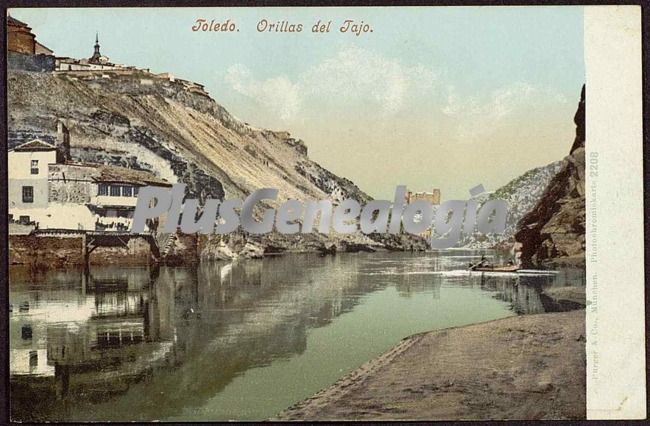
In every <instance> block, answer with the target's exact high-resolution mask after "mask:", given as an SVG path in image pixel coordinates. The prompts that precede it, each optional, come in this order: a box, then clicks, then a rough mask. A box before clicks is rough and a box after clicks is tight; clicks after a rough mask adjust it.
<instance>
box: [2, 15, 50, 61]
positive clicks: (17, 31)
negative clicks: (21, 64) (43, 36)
mask: <svg viewBox="0 0 650 426" xmlns="http://www.w3.org/2000/svg"><path fill="white" fill-rule="evenodd" d="M7 50H8V51H10V52H16V53H23V54H27V55H51V54H52V53H54V52H52V50H50V49H48V48H47V47H45V46H43V45H42V44H41V43H39V42H37V41H36V36H35V35H34V33H32V29H31V28H30V27H29V26H28V25H27V24H26V23H24V22H21V21H19V20H18V19H16V18H14V17H12V16H7Z"/></svg>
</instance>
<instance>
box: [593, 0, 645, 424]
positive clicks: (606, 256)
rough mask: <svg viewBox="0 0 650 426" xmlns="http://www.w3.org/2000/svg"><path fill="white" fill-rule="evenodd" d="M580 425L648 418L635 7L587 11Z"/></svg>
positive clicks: (637, 13)
mask: <svg viewBox="0 0 650 426" xmlns="http://www.w3.org/2000/svg"><path fill="white" fill-rule="evenodd" d="M584 22H585V26H584V43H585V69H586V85H587V86H586V144H585V145H586V186H585V191H586V197H587V201H586V202H587V206H586V209H587V210H586V213H587V235H586V243H587V254H586V274H587V280H586V285H587V301H588V302H587V303H588V305H587V309H586V327H587V353H586V356H587V418H588V419H640V418H645V417H646V390H645V386H646V383H645V314H644V310H645V304H644V251H643V249H644V245H643V244H644V242H643V118H642V103H643V98H642V96H641V94H642V72H641V60H642V59H641V7H640V6H586V7H585V12H584Z"/></svg>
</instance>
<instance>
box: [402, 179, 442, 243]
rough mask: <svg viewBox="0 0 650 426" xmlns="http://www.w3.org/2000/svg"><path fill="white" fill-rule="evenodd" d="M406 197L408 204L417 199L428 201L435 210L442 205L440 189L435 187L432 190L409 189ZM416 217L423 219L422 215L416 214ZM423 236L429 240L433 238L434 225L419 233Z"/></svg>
mask: <svg viewBox="0 0 650 426" xmlns="http://www.w3.org/2000/svg"><path fill="white" fill-rule="evenodd" d="M404 199H405V201H406V203H407V204H409V203H413V202H415V201H422V200H423V201H428V202H430V203H431V204H432V205H433V208H434V212H435V209H436V208H437V207H438V206H439V205H440V189H438V188H434V189H433V191H431V192H424V191H423V192H413V191H407V192H406V195H405V196H404ZM416 218H418V219H420V220H421V216H419V215H416ZM419 235H420V236H421V237H422V238H425V239H426V240H427V241H428V240H429V239H430V238H431V235H432V227H429V228H427V229H426V230H425V231H424V232H421V233H420V234H419Z"/></svg>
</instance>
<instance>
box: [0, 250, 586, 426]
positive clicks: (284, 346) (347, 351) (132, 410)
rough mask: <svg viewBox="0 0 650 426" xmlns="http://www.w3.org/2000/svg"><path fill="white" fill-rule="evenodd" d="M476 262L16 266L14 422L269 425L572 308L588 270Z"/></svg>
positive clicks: (372, 259)
mask: <svg viewBox="0 0 650 426" xmlns="http://www.w3.org/2000/svg"><path fill="white" fill-rule="evenodd" d="M476 256H477V253H473V252H469V251H456V250H455V251H449V252H443V253H438V254H436V253H426V254H422V253H420V254H418V253H415V254H413V253H366V254H349V255H346V254H344V255H337V256H332V257H318V256H316V255H287V256H283V257H277V258H267V259H264V260H260V261H245V262H239V263H233V264H228V263H222V262H215V263H207V264H201V265H199V266H197V267H183V268H180V267H175V268H172V267H161V268H153V269H152V268H116V267H102V268H95V267H94V268H93V269H92V270H91V273H90V275H88V276H84V274H83V273H82V271H77V270H73V271H47V272H45V273H39V274H36V273H33V272H30V271H28V270H25V269H21V268H13V267H12V268H11V270H10V294H9V297H10V303H11V306H10V314H9V317H10V374H11V391H12V397H11V406H12V418H13V419H14V420H67V421H74V420H116V421H119V420H122V421H127V420H141V421H144V420H152V419H158V420H227V419H238V420H256V419H264V418H268V417H271V416H273V415H274V414H276V413H277V412H279V411H280V410H282V409H284V408H286V407H288V406H290V405H291V404H293V403H295V402H297V401H299V400H301V399H303V398H305V397H308V396H310V395H312V394H313V393H315V392H317V391H318V390H320V389H321V388H323V387H325V386H328V385H330V384H331V383H333V382H335V381H336V380H337V379H338V378H340V377H341V376H343V375H344V374H346V373H347V372H349V371H350V370H352V369H354V368H356V367H358V366H360V365H361V364H363V363H364V362H366V361H368V360H369V359H371V358H373V357H376V356H378V355H380V354H381V353H383V352H385V351H387V350H388V349H390V348H391V347H392V346H394V345H395V344H397V343H398V342H399V340H400V339H402V338H404V337H406V336H408V335H410V334H413V333H417V332H422V331H428V330H432V329H439V328H445V327H453V326H461V325H466V324H472V323H477V322H483V321H488V320H492V319H497V318H502V317H506V316H510V315H515V314H527V313H540V312H545V311H547V310H557V309H562V307H560V306H558V305H557V304H555V303H554V302H552V301H551V300H550V299H548V298H547V297H546V296H544V295H543V294H541V289H543V288H545V287H547V286H566V285H574V286H575V285H579V286H584V272H583V271H582V270H576V269H573V270H562V271H557V272H556V273H545V274H539V273H522V274H500V275H492V274H480V273H471V274H469V273H468V272H466V271H464V269H465V267H466V265H467V263H468V262H469V260H473V259H476Z"/></svg>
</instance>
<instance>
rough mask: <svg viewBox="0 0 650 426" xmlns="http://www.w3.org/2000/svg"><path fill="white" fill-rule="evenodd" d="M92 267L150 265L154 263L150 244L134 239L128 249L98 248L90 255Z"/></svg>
mask: <svg viewBox="0 0 650 426" xmlns="http://www.w3.org/2000/svg"><path fill="white" fill-rule="evenodd" d="M89 260H90V264H91V265H111V264H119V265H148V264H149V263H151V261H152V257H151V249H150V247H149V243H147V242H146V241H145V240H144V239H142V238H137V239H132V240H130V241H129V243H128V247H97V248H96V249H95V250H94V251H93V252H92V253H90V259H89Z"/></svg>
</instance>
